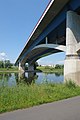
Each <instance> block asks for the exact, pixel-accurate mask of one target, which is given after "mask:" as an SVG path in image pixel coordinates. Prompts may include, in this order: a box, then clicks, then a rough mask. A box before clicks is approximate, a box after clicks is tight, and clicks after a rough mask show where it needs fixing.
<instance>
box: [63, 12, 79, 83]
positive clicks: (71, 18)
mask: <svg viewBox="0 0 80 120" xmlns="http://www.w3.org/2000/svg"><path fill="white" fill-rule="evenodd" d="M66 27H67V28H66V48H67V49H66V59H65V63H64V79H65V81H68V80H72V81H74V82H75V83H76V84H78V85H80V58H79V52H78V51H77V50H76V48H77V45H78V44H79V42H80V16H79V15H77V14H76V13H74V12H72V11H68V12H67V24H66Z"/></svg>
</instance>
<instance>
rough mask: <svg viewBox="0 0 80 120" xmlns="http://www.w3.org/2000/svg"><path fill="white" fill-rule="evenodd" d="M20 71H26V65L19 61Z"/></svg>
mask: <svg viewBox="0 0 80 120" xmlns="http://www.w3.org/2000/svg"><path fill="white" fill-rule="evenodd" d="M19 71H20V72H22V73H24V72H25V65H24V64H22V63H21V62H19Z"/></svg>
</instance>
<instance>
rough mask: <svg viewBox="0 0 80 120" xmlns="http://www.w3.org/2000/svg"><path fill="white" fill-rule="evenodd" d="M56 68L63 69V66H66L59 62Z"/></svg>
mask: <svg viewBox="0 0 80 120" xmlns="http://www.w3.org/2000/svg"><path fill="white" fill-rule="evenodd" d="M55 68H56V69H63V68H64V65H59V64H57V65H56V66H55Z"/></svg>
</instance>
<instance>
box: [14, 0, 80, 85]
mask: <svg viewBox="0 0 80 120" xmlns="http://www.w3.org/2000/svg"><path fill="white" fill-rule="evenodd" d="M62 51H65V52H66V57H65V63H64V78H65V80H70V79H71V80H74V81H75V82H76V81H78V84H80V81H79V79H80V75H79V72H80V58H79V56H80V0H51V1H50V3H49V4H48V6H47V7H46V9H45V11H44V13H43V14H42V16H41V18H40V19H39V21H38V23H37V24H36V26H35V28H34V29H33V31H32V33H31V35H30V36H29V38H28V40H27V43H26V45H25V47H24V49H23V50H22V52H21V54H20V55H19V57H18V59H17V60H16V65H18V66H19V70H20V71H24V66H25V63H28V70H29V71H34V63H35V61H37V60H38V59H39V58H41V57H44V56H47V55H50V54H53V53H57V52H62Z"/></svg>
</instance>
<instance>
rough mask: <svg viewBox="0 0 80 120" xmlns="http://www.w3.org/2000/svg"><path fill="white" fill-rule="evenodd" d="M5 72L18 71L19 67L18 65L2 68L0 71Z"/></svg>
mask: <svg viewBox="0 0 80 120" xmlns="http://www.w3.org/2000/svg"><path fill="white" fill-rule="evenodd" d="M3 72H5V73H6V72H18V68H17V67H12V68H0V73H3Z"/></svg>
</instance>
